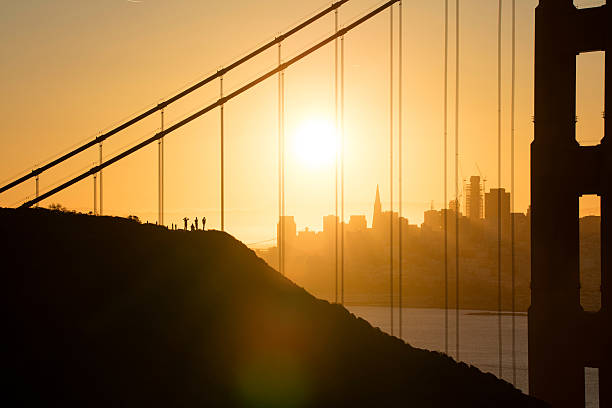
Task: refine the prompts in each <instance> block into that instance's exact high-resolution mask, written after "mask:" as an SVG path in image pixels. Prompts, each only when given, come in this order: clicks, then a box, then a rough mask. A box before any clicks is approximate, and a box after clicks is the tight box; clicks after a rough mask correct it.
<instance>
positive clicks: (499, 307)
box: [497, 0, 502, 378]
mask: <svg viewBox="0 0 612 408" xmlns="http://www.w3.org/2000/svg"><path fill="white" fill-rule="evenodd" d="M501 38H502V0H499V2H498V15H497V189H498V190H497V355H498V364H499V378H501V376H502V284H501V267H502V265H501V261H502V260H501V237H502V236H501V227H502V222H501V198H502V197H501V80H502V78H501V74H502V71H501V60H502V56H501Z"/></svg>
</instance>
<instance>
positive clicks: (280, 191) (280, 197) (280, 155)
mask: <svg viewBox="0 0 612 408" xmlns="http://www.w3.org/2000/svg"><path fill="white" fill-rule="evenodd" d="M278 65H279V66H280V65H281V43H280V42H279V43H278ZM281 94H282V75H281V72H279V73H278V231H277V237H276V241H277V242H276V247H277V249H278V270H279V272H280V273H281V274H283V275H284V272H285V271H284V270H283V223H284V221H283V171H282V168H283V147H282V143H283V140H282V139H283V136H282V123H281V121H282V118H281V116H282V111H281V104H282V101H281Z"/></svg>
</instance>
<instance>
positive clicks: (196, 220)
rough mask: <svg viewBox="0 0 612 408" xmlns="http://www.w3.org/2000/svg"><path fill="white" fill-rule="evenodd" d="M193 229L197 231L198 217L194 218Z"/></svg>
mask: <svg viewBox="0 0 612 408" xmlns="http://www.w3.org/2000/svg"><path fill="white" fill-rule="evenodd" d="M195 229H196V231H197V230H198V217H196V218H195Z"/></svg>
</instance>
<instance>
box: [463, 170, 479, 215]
mask: <svg viewBox="0 0 612 408" xmlns="http://www.w3.org/2000/svg"><path fill="white" fill-rule="evenodd" d="M482 193H483V188H482V185H481V182H480V176H472V177H470V184H468V185H467V186H466V191H465V212H466V215H467V217H468V218H469V219H471V220H479V219H481V218H482V215H483V214H482V213H483V205H482V204H483V203H482Z"/></svg>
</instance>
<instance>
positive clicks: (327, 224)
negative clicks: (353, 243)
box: [323, 215, 340, 237]
mask: <svg viewBox="0 0 612 408" xmlns="http://www.w3.org/2000/svg"><path fill="white" fill-rule="evenodd" d="M338 220H339V219H338V217H336V216H335V215H326V216H324V217H323V234H324V235H326V236H328V237H331V236H335V235H336V226H338ZM339 231H340V228H339V226H338V232H339Z"/></svg>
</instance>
